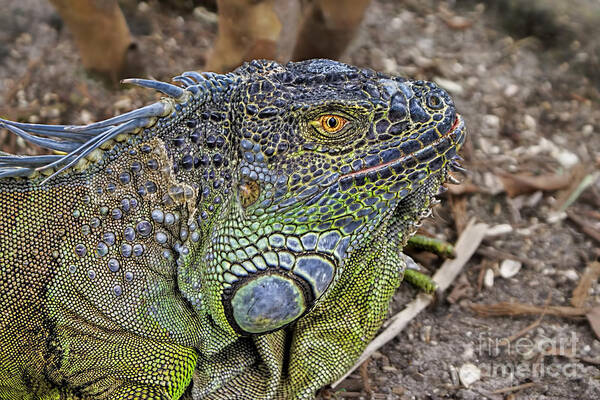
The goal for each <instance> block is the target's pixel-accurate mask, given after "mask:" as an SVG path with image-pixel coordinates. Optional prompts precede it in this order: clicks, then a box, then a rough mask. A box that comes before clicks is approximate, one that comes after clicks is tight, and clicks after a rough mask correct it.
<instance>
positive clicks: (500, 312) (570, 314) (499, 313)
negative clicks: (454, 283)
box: [469, 302, 589, 318]
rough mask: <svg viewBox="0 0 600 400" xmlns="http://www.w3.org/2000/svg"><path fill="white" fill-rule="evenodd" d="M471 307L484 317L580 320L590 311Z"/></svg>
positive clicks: (503, 305)
mask: <svg viewBox="0 0 600 400" xmlns="http://www.w3.org/2000/svg"><path fill="white" fill-rule="evenodd" d="M469 307H470V308H471V309H472V310H473V311H475V312H476V313H477V314H479V315H481V316H482V317H503V316H511V317H515V316H519V315H540V314H544V313H545V314H548V315H554V316H557V317H567V318H578V317H584V316H585V314H586V313H587V312H588V311H589V309H587V308H579V307H578V308H576V307H565V306H549V307H539V306H534V305H532V304H523V303H512V302H502V303H496V304H471V305H469Z"/></svg>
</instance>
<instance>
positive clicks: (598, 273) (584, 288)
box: [571, 261, 600, 307]
mask: <svg viewBox="0 0 600 400" xmlns="http://www.w3.org/2000/svg"><path fill="white" fill-rule="evenodd" d="M598 277H600V262H598V261H595V262H593V263H591V264H590V265H588V266H587V268H586V269H585V271H584V272H583V275H582V276H581V279H579V284H578V285H577V287H576V288H575V290H573V297H571V305H572V306H573V307H583V305H584V304H585V301H586V299H587V298H588V293H589V291H590V288H591V287H592V284H593V283H594V282H596V280H597V279H598Z"/></svg>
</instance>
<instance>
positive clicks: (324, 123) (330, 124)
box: [319, 114, 348, 133]
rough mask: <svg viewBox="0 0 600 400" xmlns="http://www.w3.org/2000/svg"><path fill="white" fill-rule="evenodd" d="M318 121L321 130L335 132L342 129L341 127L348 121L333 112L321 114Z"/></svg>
mask: <svg viewBox="0 0 600 400" xmlns="http://www.w3.org/2000/svg"><path fill="white" fill-rule="evenodd" d="M319 123H320V124H321V127H322V128H323V130H324V131H325V132H327V133H336V132H339V131H341V130H342V128H343V127H344V126H345V125H346V124H347V123H348V120H347V119H346V118H344V117H340V116H339V115H335V114H326V115H321V117H320V118H319Z"/></svg>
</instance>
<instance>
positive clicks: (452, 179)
mask: <svg viewBox="0 0 600 400" xmlns="http://www.w3.org/2000/svg"><path fill="white" fill-rule="evenodd" d="M447 180H448V182H450V183H452V184H453V185H458V184H460V181H459V180H458V179H456V178H455V177H454V176H453V175H451V174H448V179H447Z"/></svg>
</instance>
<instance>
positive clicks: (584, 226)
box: [567, 211, 600, 243]
mask: <svg viewBox="0 0 600 400" xmlns="http://www.w3.org/2000/svg"><path fill="white" fill-rule="evenodd" d="M567 217H569V219H570V220H571V221H573V222H574V223H575V224H577V225H579V227H580V228H581V230H582V231H583V233H585V234H586V235H588V236H589V237H591V238H592V239H594V240H595V241H597V242H598V243H600V232H599V231H598V230H596V229H594V228H593V227H592V226H591V225H590V224H589V223H588V222H587V221H586V220H585V219H583V218H581V217H580V216H579V215H577V214H575V213H573V212H571V211H567Z"/></svg>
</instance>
